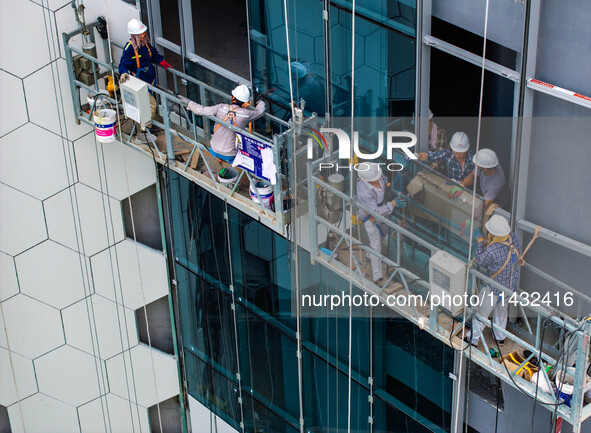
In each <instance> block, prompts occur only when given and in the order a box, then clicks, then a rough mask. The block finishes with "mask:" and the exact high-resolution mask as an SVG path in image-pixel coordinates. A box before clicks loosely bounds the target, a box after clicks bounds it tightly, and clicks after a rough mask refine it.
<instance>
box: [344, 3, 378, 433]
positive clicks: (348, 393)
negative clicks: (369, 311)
mask: <svg viewBox="0 0 591 433" xmlns="http://www.w3.org/2000/svg"><path fill="white" fill-rule="evenodd" d="M355 6H356V0H353V3H352V5H351V138H353V137H354V136H355V121H354V119H355ZM349 158H350V159H349V163H350V164H353V152H352V149H349ZM353 177H354V172H353V170H351V171H350V175H349V199H350V201H349V203H353ZM344 211H345V212H346V209H345V210H344ZM352 212H353V207H352V206H351V213H352ZM349 220H351V219H350V218H349ZM380 266H381V263H380ZM349 295H350V296H351V299H353V224H352V222H351V221H349ZM352 328H353V303H352V302H349V365H348V367H349V371H348V374H347V381H348V391H347V433H351V378H352V373H353V370H352V369H353V364H352V356H351V355H352V349H353V329H352ZM370 350H371V349H370Z"/></svg>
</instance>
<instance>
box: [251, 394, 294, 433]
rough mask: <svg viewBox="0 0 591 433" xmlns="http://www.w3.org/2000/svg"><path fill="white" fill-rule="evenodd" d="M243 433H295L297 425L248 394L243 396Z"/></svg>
mask: <svg viewBox="0 0 591 433" xmlns="http://www.w3.org/2000/svg"><path fill="white" fill-rule="evenodd" d="M242 399H243V401H244V424H245V431H247V432H253V433H268V432H273V433H284V432H285V433H297V432H299V428H296V426H299V424H297V423H296V424H294V422H296V420H291V424H290V423H289V422H288V421H287V419H286V418H283V417H281V416H280V415H279V414H277V413H276V412H273V411H272V410H270V409H269V408H267V407H266V406H265V405H263V404H261V403H260V402H258V401H257V400H255V399H254V398H252V397H251V396H249V395H248V394H245V395H243V397H242Z"/></svg>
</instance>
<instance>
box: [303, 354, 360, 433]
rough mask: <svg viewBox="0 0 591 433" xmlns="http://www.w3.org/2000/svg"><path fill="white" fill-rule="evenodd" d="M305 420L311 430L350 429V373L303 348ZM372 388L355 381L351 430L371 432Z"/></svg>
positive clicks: (353, 383)
mask: <svg viewBox="0 0 591 433" xmlns="http://www.w3.org/2000/svg"><path fill="white" fill-rule="evenodd" d="M303 365H304V368H303V370H304V378H303V380H304V387H303V388H304V422H305V426H304V427H305V429H306V431H309V432H327V431H331V432H332V431H334V432H337V431H347V424H348V420H347V417H348V413H349V410H348V407H349V405H348V403H349V401H348V398H349V395H348V394H349V379H348V376H347V375H346V374H344V373H342V372H340V371H338V370H337V369H336V368H334V367H333V366H332V365H330V364H328V363H327V362H326V361H325V360H323V359H322V358H320V357H318V356H316V355H313V354H312V353H310V352H309V351H307V350H304V351H303ZM368 397H369V391H368V390H367V389H365V388H364V387H362V386H361V385H359V383H357V382H355V381H354V380H352V381H351V431H359V432H362V431H368V430H369V425H368V417H369V402H368Z"/></svg>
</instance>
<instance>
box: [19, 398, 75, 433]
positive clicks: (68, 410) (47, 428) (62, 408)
mask: <svg viewBox="0 0 591 433" xmlns="http://www.w3.org/2000/svg"><path fill="white" fill-rule="evenodd" d="M21 408H22V411H23V415H22V420H23V422H24V424H25V430H23V424H22V422H21V414H20V409H21ZM8 416H9V418H10V419H11V420H17V421H16V422H11V428H12V433H21V432H23V433H24V431H26V432H27V433H46V432H64V433H66V432H67V433H71V432H78V431H80V430H79V427H78V417H77V416H76V409H75V408H73V407H72V406H68V405H67V404H65V403H62V402H61V401H57V400H56V399H54V398H51V397H48V396H46V395H43V394H39V393H38V394H35V395H33V396H31V397H29V398H26V399H24V400H22V401H21V405H20V408H19V405H18V404H13V405H12V406H10V407H9V408H8Z"/></svg>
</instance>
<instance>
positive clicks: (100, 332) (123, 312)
mask: <svg viewBox="0 0 591 433" xmlns="http://www.w3.org/2000/svg"><path fill="white" fill-rule="evenodd" d="M62 319H63V322H64V332H65V334H66V343H67V344H69V345H70V346H73V347H76V348H78V349H80V350H83V351H85V352H86V353H89V354H91V355H94V356H97V357H100V358H101V359H108V358H111V357H113V356H115V355H117V354H118V353H121V352H122V351H123V350H127V349H129V348H131V347H133V346H135V345H137V344H138V343H139V339H138V333H137V326H136V321H135V313H134V312H133V311H132V310H130V309H128V308H124V307H122V306H121V305H119V306H117V305H116V304H115V303H114V302H112V301H110V300H108V299H106V298H103V297H102V296H97V295H92V296H90V297H89V298H87V299H83V300H82V301H80V302H77V303H76V304H74V305H71V306H69V307H68V308H66V309H64V310H63V311H62ZM97 343H98V346H97Z"/></svg>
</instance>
